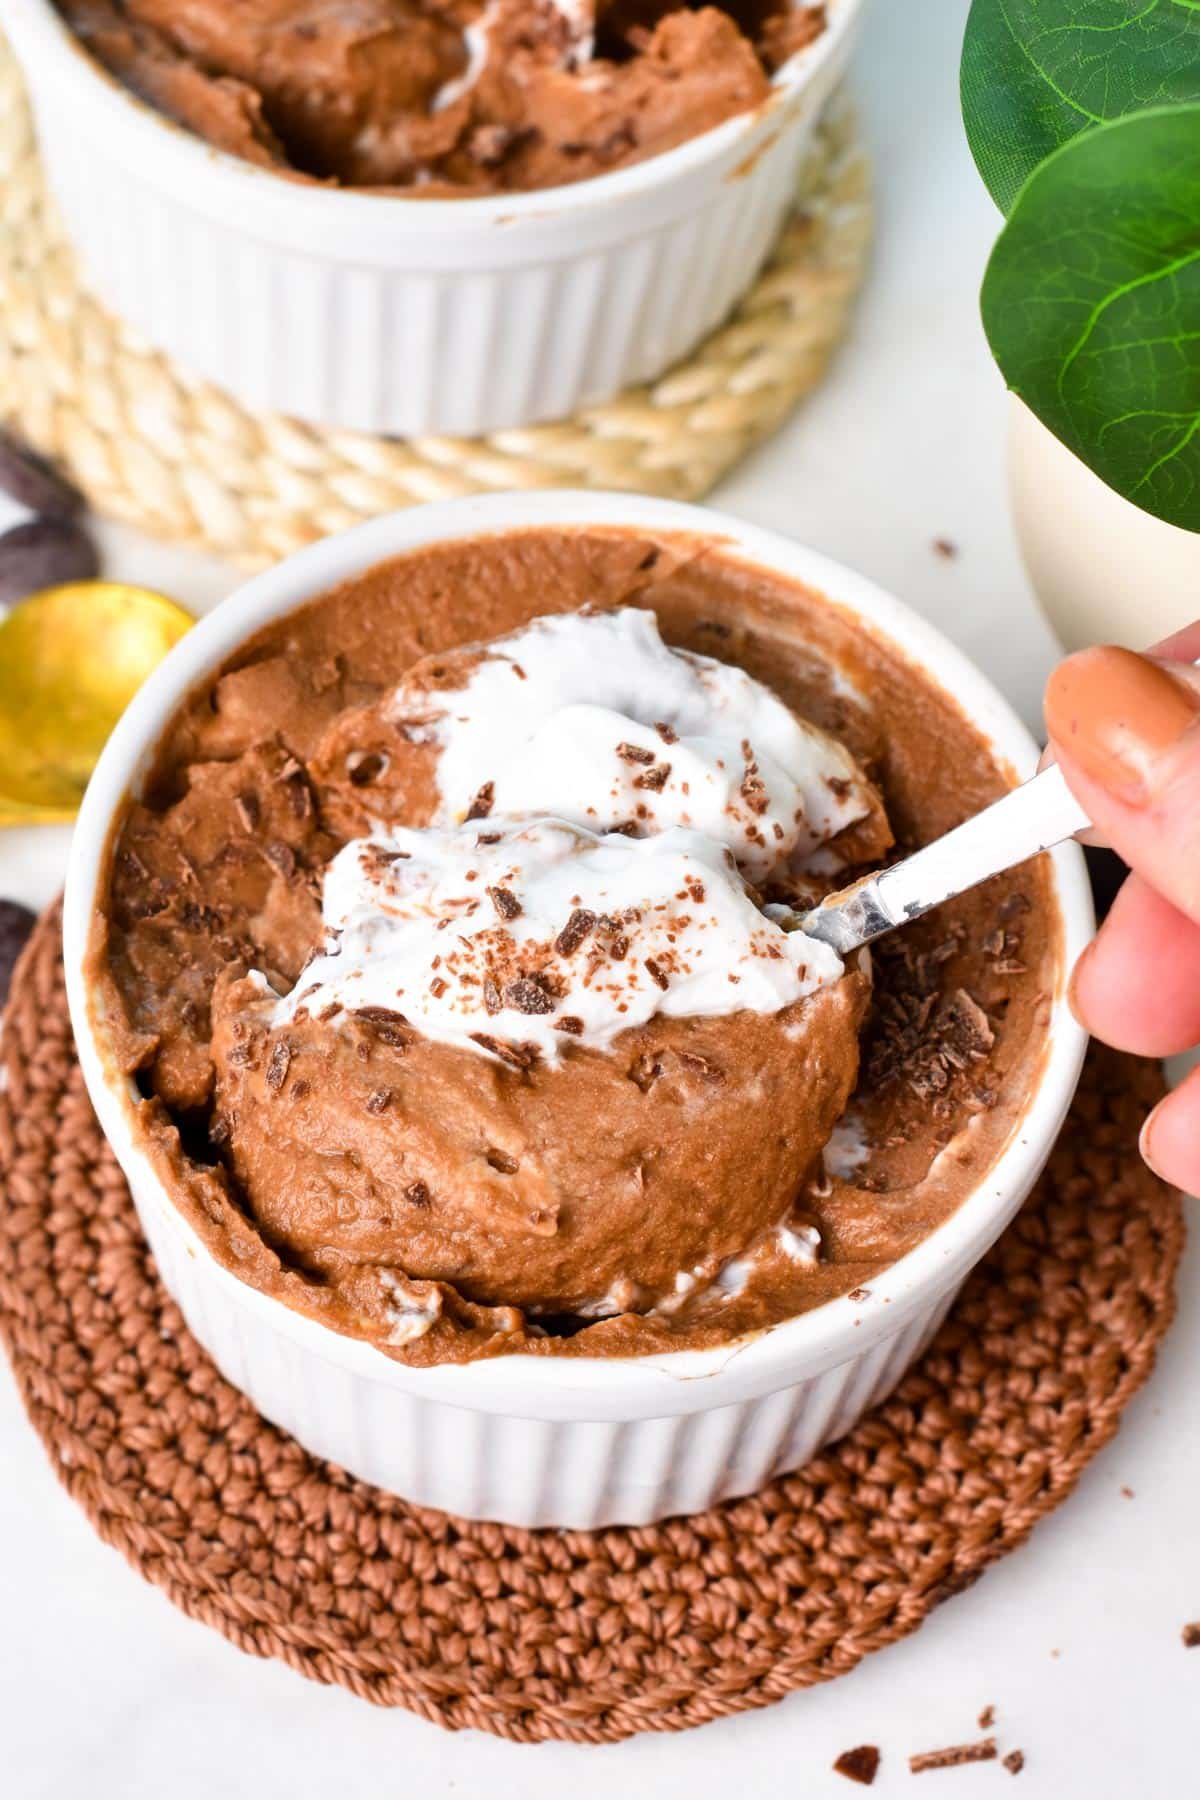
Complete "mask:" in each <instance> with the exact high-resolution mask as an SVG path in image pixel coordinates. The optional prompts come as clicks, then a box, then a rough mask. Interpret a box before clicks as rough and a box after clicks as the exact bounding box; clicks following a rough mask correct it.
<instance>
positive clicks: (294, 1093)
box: [288, 1077, 312, 1100]
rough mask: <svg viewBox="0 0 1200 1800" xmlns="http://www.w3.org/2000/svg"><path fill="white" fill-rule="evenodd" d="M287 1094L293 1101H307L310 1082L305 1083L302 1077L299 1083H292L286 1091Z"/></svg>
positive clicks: (310, 1091)
mask: <svg viewBox="0 0 1200 1800" xmlns="http://www.w3.org/2000/svg"><path fill="white" fill-rule="evenodd" d="M288 1093H289V1094H290V1096H291V1098H292V1099H293V1100H307V1099H308V1096H309V1095H310V1094H311V1093H312V1082H311V1081H305V1080H304V1079H303V1077H301V1079H300V1080H299V1081H293V1083H292V1085H291V1087H290V1088H289V1089H288Z"/></svg>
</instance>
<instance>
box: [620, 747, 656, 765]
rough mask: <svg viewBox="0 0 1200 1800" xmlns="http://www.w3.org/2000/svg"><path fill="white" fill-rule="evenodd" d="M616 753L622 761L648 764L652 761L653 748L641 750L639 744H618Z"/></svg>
mask: <svg viewBox="0 0 1200 1800" xmlns="http://www.w3.org/2000/svg"><path fill="white" fill-rule="evenodd" d="M617 755H618V756H619V757H620V758H621V761H622V762H628V763H646V764H649V763H652V762H653V761H654V752H653V750H643V748H642V746H641V745H640V744H618V745H617Z"/></svg>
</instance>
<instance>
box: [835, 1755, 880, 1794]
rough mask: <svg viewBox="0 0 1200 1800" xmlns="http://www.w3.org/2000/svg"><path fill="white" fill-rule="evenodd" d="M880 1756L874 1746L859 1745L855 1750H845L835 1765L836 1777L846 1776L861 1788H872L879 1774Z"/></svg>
mask: <svg viewBox="0 0 1200 1800" xmlns="http://www.w3.org/2000/svg"><path fill="white" fill-rule="evenodd" d="M879 1763H880V1756H879V1751H878V1749H877V1747H876V1746H875V1745H874V1744H859V1745H857V1746H856V1747H855V1749H853V1750H843V1751H842V1754H841V1755H840V1756H839V1757H838V1759H837V1761H836V1762H835V1763H834V1765H833V1772H834V1774H835V1775H844V1776H845V1777H846V1780H847V1781H857V1782H858V1784H859V1786H860V1787H870V1786H871V1784H872V1782H873V1781H874V1780H875V1777H876V1775H877V1773H878V1772H879Z"/></svg>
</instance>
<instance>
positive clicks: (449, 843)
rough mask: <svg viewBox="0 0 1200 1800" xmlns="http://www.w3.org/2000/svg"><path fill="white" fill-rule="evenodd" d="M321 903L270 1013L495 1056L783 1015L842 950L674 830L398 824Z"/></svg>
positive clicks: (336, 880)
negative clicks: (643, 832) (380, 1013)
mask: <svg viewBox="0 0 1200 1800" xmlns="http://www.w3.org/2000/svg"><path fill="white" fill-rule="evenodd" d="M322 910H323V917H324V923H325V926H326V929H327V932H328V934H329V935H328V940H327V947H326V951H325V954H323V955H321V956H318V957H317V958H316V959H315V961H313V962H311V963H310V964H309V966H308V968H307V969H306V970H305V971H304V972H303V974H302V975H301V976H300V979H299V980H298V982H297V983H296V985H295V987H294V988H293V990H292V991H291V993H290V994H289V995H287V997H286V998H283V999H280V1000H279V1001H278V1003H277V1006H276V1008H275V1022H276V1023H277V1024H282V1023H286V1022H287V1021H288V1020H290V1019H293V1018H294V1017H295V1016H296V1013H297V1012H298V1011H299V1010H300V1009H301V1008H304V1009H306V1010H307V1012H309V1013H310V1014H322V1013H323V1012H324V1010H325V1009H326V1008H334V1009H339V1008H340V1009H343V1010H344V1011H345V1012H348V1013H349V1012H358V1011H361V1010H362V1009H364V1008H384V1009H387V1010H390V1011H392V1012H397V1013H402V1014H403V1015H404V1017H405V1019H406V1020H407V1021H408V1022H409V1023H410V1024H412V1025H414V1026H416V1027H417V1028H418V1029H419V1030H420V1031H421V1032H422V1033H424V1034H425V1035H426V1036H427V1037H430V1038H435V1039H438V1040H439V1041H441V1042H444V1043H454V1044H458V1045H461V1046H463V1047H464V1048H469V1049H472V1050H474V1051H476V1052H478V1053H479V1054H480V1055H484V1056H493V1057H497V1058H498V1059H499V1060H501V1061H508V1060H511V1059H512V1056H513V1050H512V1046H513V1045H514V1044H516V1045H518V1046H519V1047H520V1049H521V1051H522V1052H524V1053H528V1050H529V1048H530V1047H531V1046H532V1047H536V1050H537V1052H538V1053H539V1054H540V1056H541V1057H543V1058H544V1059H546V1060H549V1061H554V1060H555V1059H557V1057H558V1056H559V1054H560V1051H561V1049H562V1047H563V1045H564V1044H567V1043H573V1044H580V1045H585V1046H588V1047H589V1048H592V1049H600V1050H604V1049H607V1048H609V1046H610V1045H611V1044H612V1042H613V1040H614V1039H615V1038H616V1037H617V1035H618V1034H619V1033H620V1032H622V1031H625V1030H627V1029H628V1028H629V1027H630V1026H634V1025H640V1024H644V1023H645V1022H646V1020H648V1019H650V1018H651V1017H653V1016H654V1015H655V1014H662V1015H664V1016H666V1017H674V1018H684V1017H709V1018H711V1017H714V1016H719V1015H723V1014H726V1013H731V1012H735V1011H738V1010H740V1009H742V1008H747V1009H750V1010H752V1011H754V1012H759V1013H773V1012H778V1011H779V1010H780V1009H781V1008H783V1007H785V1006H790V1005H791V1004H792V1003H793V1002H795V1001H797V1000H801V999H803V998H804V997H805V996H806V995H807V994H811V993H813V992H815V991H816V990H817V989H818V988H820V987H824V986H827V985H828V984H830V983H832V982H834V981H836V980H837V979H838V978H839V976H840V975H841V974H842V963H841V960H840V958H839V957H838V956H837V954H836V952H834V951H833V950H831V949H830V948H829V947H828V946H827V945H825V944H821V943H819V942H817V941H816V940H815V939H813V938H809V937H805V936H804V935H803V934H802V933H799V932H790V933H789V932H787V931H784V930H783V929H782V927H781V926H780V925H779V924H778V923H777V922H776V921H775V920H773V919H772V918H770V917H768V916H767V915H766V914H765V913H763V912H762V911H761V910H760V908H759V906H758V904H757V903H756V900H755V898H754V895H753V893H752V891H751V890H750V888H749V887H748V886H747V884H746V882H745V881H744V879H743V878H742V876H741V875H740V874H739V872H738V870H737V868H736V866H735V864H734V861H733V857H732V855H731V854H730V853H729V852H728V851H727V850H726V849H724V848H723V847H722V846H721V845H720V844H719V843H717V842H715V841H714V840H713V839H712V838H710V837H708V836H706V835H705V834H704V833H702V832H699V831H693V830H688V829H685V828H683V827H680V826H670V827H668V828H667V829H666V830H664V831H662V832H660V833H658V834H657V835H656V836H654V837H649V838H642V839H633V838H629V837H626V836H624V835H623V834H621V833H615V832H610V833H606V834H603V835H601V834H598V833H596V832H593V831H589V830H588V829H587V828H586V827H583V826H579V825H574V824H571V823H569V822H567V821H564V820H558V819H539V820H533V821H529V822H525V823H521V822H515V821H505V822H496V821H493V820H486V821H479V822H472V823H468V824H464V825H460V826H453V827H449V828H437V827H429V828H425V829H420V830H418V829H406V828H399V829H394V830H393V831H392V832H391V833H390V834H389V835H388V836H387V837H386V838H385V837H379V838H364V839H358V840H356V841H354V842H352V843H350V844H347V845H346V846H345V847H344V848H343V849H342V850H341V851H340V852H339V853H338V855H337V856H336V857H335V858H334V859H333V861H332V862H331V863H330V865H329V867H328V869H327V871H326V875H325V883H324V898H323V909H322ZM331 1016H333V1015H332V1014H331Z"/></svg>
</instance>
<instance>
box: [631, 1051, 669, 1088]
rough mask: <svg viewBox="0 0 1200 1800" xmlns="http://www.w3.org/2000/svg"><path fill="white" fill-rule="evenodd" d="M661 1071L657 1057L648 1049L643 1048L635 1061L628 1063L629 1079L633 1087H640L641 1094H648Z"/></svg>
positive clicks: (661, 1067) (660, 1064)
mask: <svg viewBox="0 0 1200 1800" xmlns="http://www.w3.org/2000/svg"><path fill="white" fill-rule="evenodd" d="M662 1072H663V1066H662V1063H661V1062H660V1061H659V1059H658V1057H657V1056H655V1055H654V1054H653V1052H652V1051H650V1050H643V1051H642V1054H641V1055H640V1056H639V1057H638V1058H637V1061H636V1062H634V1063H632V1064H631V1065H630V1068H629V1079H630V1081H632V1083H633V1085H634V1087H636V1088H640V1089H641V1091H642V1093H643V1094H648V1093H649V1092H650V1089H651V1088H652V1087H653V1086H654V1083H655V1082H656V1081H657V1080H658V1078H659V1076H660V1075H661V1074H662Z"/></svg>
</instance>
